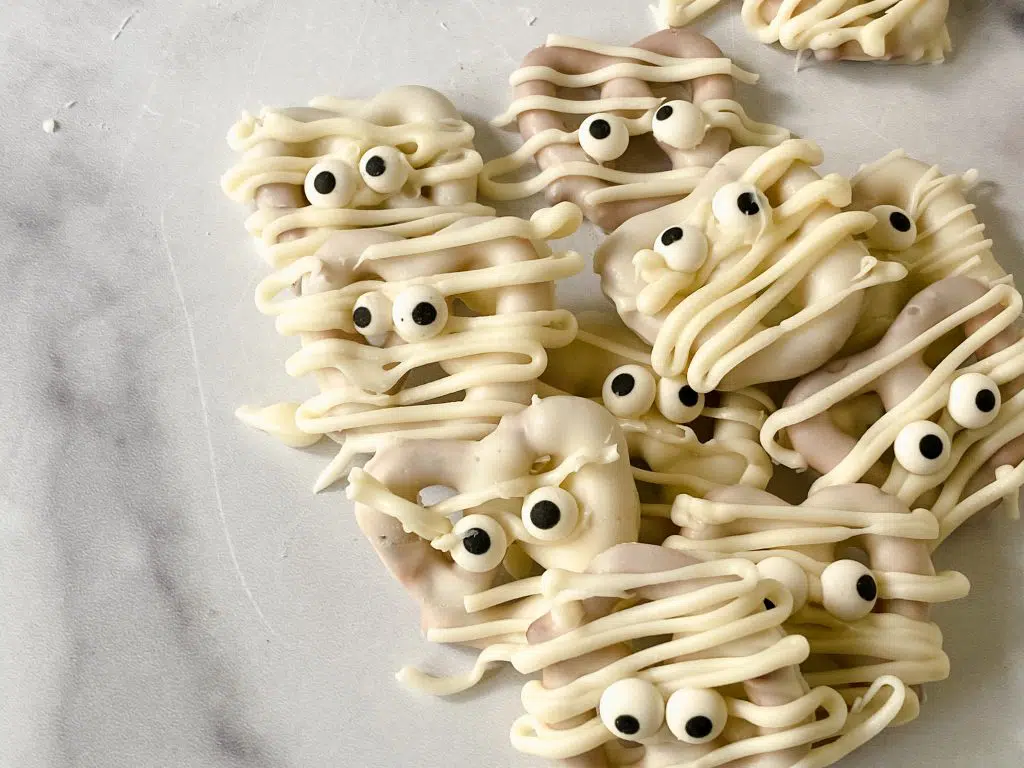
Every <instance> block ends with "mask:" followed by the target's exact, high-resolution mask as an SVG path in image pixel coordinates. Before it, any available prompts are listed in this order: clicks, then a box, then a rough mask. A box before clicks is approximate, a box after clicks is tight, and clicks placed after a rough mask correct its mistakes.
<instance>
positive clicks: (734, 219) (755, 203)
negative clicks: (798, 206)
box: [711, 181, 772, 237]
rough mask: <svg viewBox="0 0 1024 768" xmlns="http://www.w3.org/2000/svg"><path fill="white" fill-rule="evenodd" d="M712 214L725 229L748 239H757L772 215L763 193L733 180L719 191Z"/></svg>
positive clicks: (713, 203)
mask: <svg viewBox="0 0 1024 768" xmlns="http://www.w3.org/2000/svg"><path fill="white" fill-rule="evenodd" d="M711 212H712V213H713V214H714V216H715V219H717V220H718V224H719V226H721V227H722V228H723V229H725V230H727V231H730V232H740V233H742V234H744V235H746V236H748V237H756V236H757V235H758V234H759V233H760V232H761V230H762V229H764V227H765V226H767V224H768V223H769V222H770V221H771V216H772V209H771V205H770V204H769V203H768V198H766V197H765V196H764V192H762V191H761V190H759V189H758V188H757V187H755V186H754V185H753V184H748V183H747V182H745V181H734V182H732V183H730V184H726V185H725V186H724V187H722V188H721V189H719V190H718V191H717V192H716V193H715V196H714V197H713V198H712V200H711Z"/></svg>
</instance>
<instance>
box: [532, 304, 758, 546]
mask: <svg viewBox="0 0 1024 768" xmlns="http://www.w3.org/2000/svg"><path fill="white" fill-rule="evenodd" d="M577 320H578V322H579V326H580V329H579V331H578V333H577V335H576V339H575V341H573V342H572V343H571V344H569V345H568V346H566V347H562V348H561V349H557V350H552V351H551V352H550V353H549V355H548V368H547V370H546V371H545V372H544V375H543V376H541V382H542V383H543V384H547V385H549V386H551V387H552V389H553V391H555V392H558V393H563V394H572V395H577V396H580V397H587V398H590V399H592V400H595V401H597V402H600V403H602V404H603V405H604V406H605V408H606V409H608V410H609V411H610V412H611V413H613V414H614V415H615V416H616V417H617V418H618V420H619V426H620V427H622V431H623V432H624V433H625V435H626V443H627V445H628V446H629V455H630V461H631V463H632V465H633V475H634V477H635V478H636V481H637V484H638V486H639V487H640V494H641V498H642V499H643V501H644V502H645V504H644V506H643V510H644V514H645V515H652V516H661V517H665V516H667V515H668V510H669V507H670V506H671V502H672V499H674V498H675V496H676V494H678V493H684V492H685V493H692V494H696V495H703V494H705V493H707V492H708V491H709V490H711V489H712V488H715V487H719V486H729V485H740V484H742V485H752V486H755V487H758V488H763V487H765V486H766V485H767V484H768V481H769V480H770V479H771V474H772V468H771V461H770V460H769V458H768V455H767V454H766V453H765V452H764V449H762V448H761V444H760V442H759V440H758V433H759V431H760V426H761V425H762V424H763V423H764V419H765V417H766V416H767V414H768V413H771V411H772V410H774V405H773V404H772V402H771V400H769V399H768V397H767V396H766V395H765V394H763V393H762V392H760V391H758V390H756V389H753V388H748V389H745V390H741V391H739V392H727V393H722V394H721V395H718V394H717V393H713V394H712V395H711V396H705V395H701V394H698V393H696V392H694V391H693V390H692V389H690V387H689V386H687V385H686V384H685V383H683V382H681V381H677V380H672V379H660V380H659V379H658V377H657V376H655V375H654V372H653V371H652V370H651V368H650V348H649V347H647V346H646V345H645V344H644V343H643V342H642V341H640V340H639V339H637V338H636V337H635V336H634V335H633V334H632V333H631V332H630V331H629V330H628V329H627V328H625V327H624V326H623V325H622V324H621V323H620V322H619V321H618V318H616V317H614V316H608V315H602V314H599V313H583V314H580V315H578V316H577ZM658 543H660V541H659V542H658Z"/></svg>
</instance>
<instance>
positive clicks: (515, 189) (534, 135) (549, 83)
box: [480, 30, 789, 232]
mask: <svg viewBox="0 0 1024 768" xmlns="http://www.w3.org/2000/svg"><path fill="white" fill-rule="evenodd" d="M734 80H739V81H741V82H747V83H753V82H756V80H757V77H756V76H755V75H753V74H751V73H749V72H745V71H744V70H742V69H740V68H739V67H737V66H736V65H734V64H733V63H732V62H731V61H730V60H729V59H727V58H725V57H724V56H723V54H722V51H721V50H720V49H719V48H718V46H716V45H715V44H714V43H712V42H711V41H710V40H708V39H707V38H705V37H703V36H701V35H698V34H696V33H695V32H691V31H688V30H666V31H663V32H659V33H657V34H654V35H651V36H649V37H646V38H644V39H643V40H641V41H640V42H638V43H637V44H636V45H635V46H634V47H632V48H624V47H618V46H610V45H602V44H599V43H594V42H590V41H588V40H582V39H580V38H574V37H564V36H560V35H551V36H549V37H548V40H547V44H546V45H545V46H544V47H542V48H537V49H536V50H534V51H532V52H531V53H530V54H529V55H528V56H527V57H526V59H525V60H524V61H523V66H522V67H521V68H520V69H519V70H517V71H516V72H515V73H514V74H513V75H512V78H511V83H512V86H513V89H514V101H513V102H512V105H511V106H510V107H509V109H508V110H507V111H506V112H505V113H504V114H502V115H500V116H498V117H497V118H495V119H494V120H493V121H492V122H493V124H495V125H497V126H506V125H509V124H511V123H516V124H517V126H518V129H519V133H520V134H521V135H522V138H523V141H524V142H525V143H524V144H523V145H522V146H521V147H520V148H519V149H517V150H516V151H515V152H513V153H512V154H510V155H508V156H506V157H502V158H498V159H496V160H492V161H490V162H488V163H487V164H486V165H485V166H484V168H483V170H482V172H481V174H480V191H481V192H482V193H483V195H485V196H486V197H488V198H490V199H492V200H518V199H521V198H525V197H530V196H531V195H534V194H537V193H539V192H541V191H544V192H545V193H546V195H547V197H548V200H549V201H550V202H551V203H552V204H554V203H557V202H560V201H563V200H569V201H572V202H574V203H576V204H577V205H579V206H580V208H582V209H583V212H584V215H585V216H586V218H587V219H589V220H590V221H592V222H593V223H595V224H596V225H597V226H599V227H600V228H601V229H603V230H605V231H606V232H610V231H611V230H613V229H615V228H616V227H617V226H619V224H621V223H622V222H623V221H625V220H626V219H628V218H630V217H632V216H635V215H637V214H639V213H642V212H644V211H649V210H652V209H654V208H657V207H659V206H661V205H665V204H666V203H669V202H672V201H674V200H678V199H679V198H680V197H682V196H684V195H686V194H687V193H688V192H690V190H692V189H693V187H694V185H695V184H696V182H697V181H698V180H699V179H700V177H701V176H702V175H703V173H704V172H705V171H706V170H707V169H708V168H709V167H710V166H711V165H713V164H714V163H715V161H717V160H718V159H719V158H720V157H721V156H722V155H724V154H725V153H726V152H728V151H729V149H730V147H731V146H733V145H736V144H758V145H767V146H771V145H775V144H778V143H780V142H781V141H783V140H785V139H786V138H788V137H789V132H788V131H785V130H783V129H781V128H779V127H777V126H773V125H766V124H762V123H757V122H754V121H753V120H751V119H750V118H749V117H747V115H746V113H745V112H744V110H743V107H742V106H741V105H740V104H739V103H738V102H736V101H735V100H734V98H733V97H734V92H733V81H734ZM595 88H596V89H598V90H599V95H598V96H597V98H590V91H591V90H593V89H595ZM651 139H653V143H654V144H656V145H657V147H658V150H656V151H654V152H653V153H652V152H651V151H650V150H651V149H652V147H651V143H652V142H651ZM651 154H654V155H660V156H661V157H660V160H659V159H658V158H657V157H655V158H653V159H652V158H650V157H648V155H651ZM531 162H534V163H536V165H537V166H538V168H539V169H540V170H539V173H538V174H537V175H536V176H534V177H532V178H530V179H528V180H526V181H515V180H511V181H503V180H502V177H505V176H509V175H510V174H515V173H516V172H519V171H520V170H521V169H523V168H524V167H526V166H527V165H529V164H530V163H531ZM668 163H671V170H662V169H661V168H659V165H660V166H661V167H664V166H665V165H667V164H668Z"/></svg>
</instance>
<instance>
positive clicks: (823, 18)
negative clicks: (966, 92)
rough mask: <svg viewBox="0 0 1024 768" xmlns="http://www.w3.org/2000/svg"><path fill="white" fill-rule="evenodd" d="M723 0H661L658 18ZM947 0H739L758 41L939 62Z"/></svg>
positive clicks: (683, 19)
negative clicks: (741, 1) (741, 0)
mask: <svg viewBox="0 0 1024 768" xmlns="http://www.w3.org/2000/svg"><path fill="white" fill-rule="evenodd" d="M720 2H721V0H661V3H660V6H659V9H658V18H659V21H660V22H661V23H662V24H664V25H665V26H668V27H681V26H685V25H686V24H689V23H690V22H692V21H693V20H695V19H697V18H698V17H700V16H701V15H703V14H704V13H706V12H708V11H709V10H711V9H712V8H714V7H715V6H717V5H718V4H719V3H720ZM948 11H949V0H743V11H742V16H743V23H744V25H745V26H746V28H747V31H748V32H749V33H750V34H751V35H752V36H753V37H755V38H757V39H758V40H760V41H761V42H762V43H767V44H771V43H779V44H781V45H782V47H783V48H786V49H788V50H790V51H805V50H810V51H813V52H814V54H815V55H816V56H817V57H818V58H819V59H822V60H834V59H851V60H855V61H859V60H890V59H898V60H901V61H905V62H910V63H917V62H928V63H936V62H941V61H942V60H943V59H944V58H945V55H946V54H947V53H949V51H950V50H951V47H952V46H951V44H950V39H949V32H948V30H947V29H946V15H947V13H948Z"/></svg>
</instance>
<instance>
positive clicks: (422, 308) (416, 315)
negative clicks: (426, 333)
mask: <svg viewBox="0 0 1024 768" xmlns="http://www.w3.org/2000/svg"><path fill="white" fill-rule="evenodd" d="M435 320H437V307H435V306H434V305H433V304H431V303H430V302H429V301H421V302H420V303H419V304H417V305H416V306H415V307H413V308H412V321H413V322H414V323H416V325H430V324H431V323H433V322H434V321H435Z"/></svg>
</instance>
